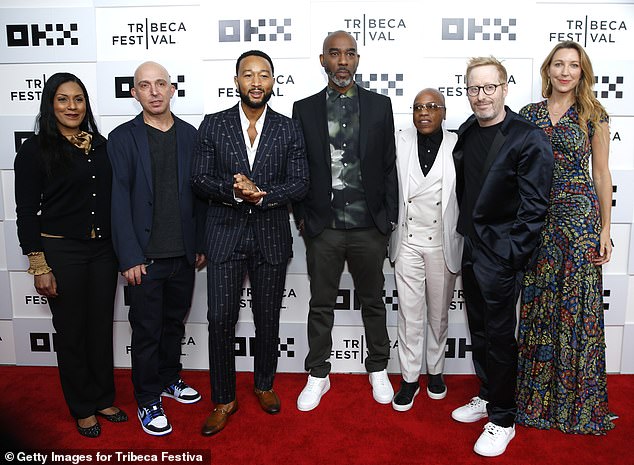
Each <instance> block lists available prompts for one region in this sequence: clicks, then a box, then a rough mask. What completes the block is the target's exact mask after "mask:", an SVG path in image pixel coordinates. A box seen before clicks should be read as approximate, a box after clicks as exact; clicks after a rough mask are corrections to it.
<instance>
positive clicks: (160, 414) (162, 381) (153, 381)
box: [108, 62, 205, 436]
mask: <svg viewBox="0 0 634 465" xmlns="http://www.w3.org/2000/svg"><path fill="white" fill-rule="evenodd" d="M174 91H175V88H174V86H173V85H172V84H171V83H170V77H169V74H168V73H167V70H166V69H165V68H164V67H163V66H161V65H159V64H158V63H153V62H147V63H143V64H142V65H141V66H139V67H138V68H137V70H136V72H135V73H134V88H133V89H132V91H131V93H132V96H133V97H134V98H135V99H136V100H138V101H139V103H140V104H141V107H142V108H143V111H142V112H141V113H140V114H139V115H138V116H137V117H136V118H134V119H133V120H131V121H128V122H127V123H124V124H122V125H121V126H119V127H118V128H116V129H115V130H114V131H112V132H111V133H110V137H109V141H108V154H109V156H110V161H111V163H112V171H113V185H112V237H113V243H114V247H115V251H116V253H117V256H118V258H119V267H120V270H121V274H122V275H123V276H124V277H125V278H126V280H127V281H128V286H129V287H128V290H129V294H128V295H129V299H130V312H129V316H128V318H129V320H130V325H131V326H132V342H131V346H132V382H133V384H134V395H135V397H136V400H137V403H138V406H139V409H138V417H139V421H140V422H141V426H142V428H143V430H144V431H145V432H146V433H148V434H151V435H154V436H162V435H164V434H168V433H170V432H171V431H172V426H171V425H170V423H169V421H168V420H167V417H166V416H165V412H164V411H163V406H162V403H161V396H166V397H171V398H173V399H176V400H177V401H179V402H181V403H193V402H197V401H198V400H200V397H201V396H200V394H199V393H198V392H197V391H196V390H195V389H193V388H192V387H190V386H188V385H187V384H185V382H183V380H182V379H181V378H180V374H179V373H180V370H181V368H182V365H181V363H180V355H181V340H182V338H183V334H184V332H185V325H184V322H183V321H184V319H185V316H186V314H187V311H188V310H189V307H190V306H191V301H192V292H193V289H194V268H201V267H202V266H204V264H205V256H204V255H203V254H202V253H197V252H199V251H200V250H201V247H202V240H201V238H200V237H197V236H198V235H197V232H198V233H202V226H203V224H204V213H205V204H204V202H202V201H200V200H199V199H197V198H196V197H195V196H194V194H193V193H192V190H191V186H190V182H189V180H190V173H191V163H192V158H193V146H194V141H195V138H196V129H195V128H194V127H193V126H192V125H190V124H188V123H186V122H184V121H182V120H181V119H179V118H177V117H176V116H174V115H173V114H172V112H171V111H170V100H171V98H172V96H173V95H174Z"/></svg>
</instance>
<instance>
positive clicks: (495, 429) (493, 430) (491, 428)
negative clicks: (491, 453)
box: [484, 422, 505, 438]
mask: <svg viewBox="0 0 634 465" xmlns="http://www.w3.org/2000/svg"><path fill="white" fill-rule="evenodd" d="M484 431H485V432H486V433H487V434H489V435H491V436H493V437H494V438H497V437H499V436H503V435H504V433H505V428H504V427H502V426H500V425H496V424H495V423H491V422H489V423H487V424H486V425H484Z"/></svg>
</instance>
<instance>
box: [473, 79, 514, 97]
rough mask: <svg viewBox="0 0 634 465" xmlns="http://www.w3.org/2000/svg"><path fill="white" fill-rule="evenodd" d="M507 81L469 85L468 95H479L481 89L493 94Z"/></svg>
mask: <svg viewBox="0 0 634 465" xmlns="http://www.w3.org/2000/svg"><path fill="white" fill-rule="evenodd" d="M504 84H506V82H501V83H499V84H485V85H483V86H468V87H467V88H466V89H467V95H469V97H477V96H478V94H479V93H480V90H482V91H483V92H484V95H493V94H495V91H496V90H497V88H498V87H500V86H503V85H504Z"/></svg>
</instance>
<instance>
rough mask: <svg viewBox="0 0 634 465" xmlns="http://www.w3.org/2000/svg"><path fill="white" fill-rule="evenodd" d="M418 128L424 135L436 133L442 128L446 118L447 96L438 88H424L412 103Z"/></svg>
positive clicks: (415, 123)
mask: <svg viewBox="0 0 634 465" xmlns="http://www.w3.org/2000/svg"><path fill="white" fill-rule="evenodd" d="M412 108H413V115H412V116H413V119H414V126H416V130H417V131H418V132H420V133H421V134H424V135H430V134H434V133H435V132H437V131H440V130H441V127H442V122H443V120H444V119H445V116H446V113H445V96H444V95H443V94H441V93H440V92H439V91H438V90H437V89H431V88H428V89H423V90H421V91H420V92H419V93H418V94H416V98H415V99H414V103H413V105H412Z"/></svg>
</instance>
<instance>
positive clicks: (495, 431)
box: [473, 422, 515, 457]
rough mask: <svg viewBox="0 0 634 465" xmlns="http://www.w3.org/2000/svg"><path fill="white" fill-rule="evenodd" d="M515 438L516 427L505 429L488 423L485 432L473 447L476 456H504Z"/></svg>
mask: <svg viewBox="0 0 634 465" xmlns="http://www.w3.org/2000/svg"><path fill="white" fill-rule="evenodd" d="M514 437H515V425H513V426H509V427H508V428H505V427H503V426H499V425H496V424H495V423H491V422H488V423H487V424H486V425H484V431H483V432H482V434H481V435H480V437H479V438H478V440H477V441H476V443H475V445H474V446H473V450H474V451H475V453H476V454H480V455H483V456H484V457H497V456H498V455H502V454H503V453H504V451H505V450H506V446H508V445H509V442H511V439H513V438H514Z"/></svg>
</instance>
